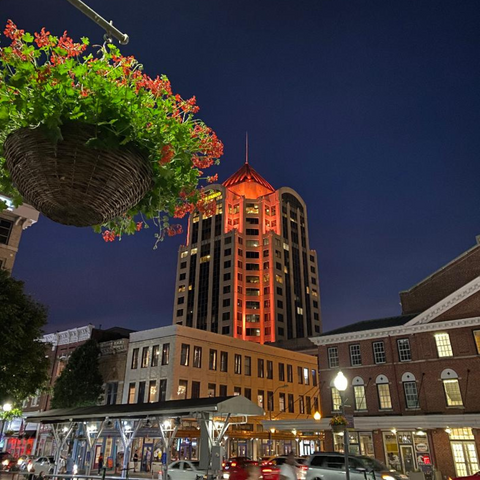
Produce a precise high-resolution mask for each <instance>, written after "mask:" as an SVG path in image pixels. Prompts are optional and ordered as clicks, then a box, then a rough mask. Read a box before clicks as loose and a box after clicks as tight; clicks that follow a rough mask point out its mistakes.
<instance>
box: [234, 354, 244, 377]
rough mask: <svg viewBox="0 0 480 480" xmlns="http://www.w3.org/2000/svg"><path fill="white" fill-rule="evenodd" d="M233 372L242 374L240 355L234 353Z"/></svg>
mask: <svg viewBox="0 0 480 480" xmlns="http://www.w3.org/2000/svg"><path fill="white" fill-rule="evenodd" d="M234 372H235V373H236V374H237V375H241V374H242V356H241V355H238V354H235V367H234Z"/></svg>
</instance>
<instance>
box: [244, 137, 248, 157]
mask: <svg viewBox="0 0 480 480" xmlns="http://www.w3.org/2000/svg"><path fill="white" fill-rule="evenodd" d="M245 165H248V132H245Z"/></svg>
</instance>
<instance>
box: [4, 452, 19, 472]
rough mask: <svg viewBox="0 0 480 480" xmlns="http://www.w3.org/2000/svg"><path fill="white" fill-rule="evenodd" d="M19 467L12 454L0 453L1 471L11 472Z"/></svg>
mask: <svg viewBox="0 0 480 480" xmlns="http://www.w3.org/2000/svg"><path fill="white" fill-rule="evenodd" d="M16 467H17V459H16V458H15V457H14V456H13V455H12V454H11V453H10V452H0V470H1V471H2V472H11V471H12V470H15V469H16Z"/></svg>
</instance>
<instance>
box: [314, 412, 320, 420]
mask: <svg viewBox="0 0 480 480" xmlns="http://www.w3.org/2000/svg"><path fill="white" fill-rule="evenodd" d="M321 418H322V416H321V415H320V412H315V413H314V414H313V419H314V420H316V421H317V422H318V420H320V419H321Z"/></svg>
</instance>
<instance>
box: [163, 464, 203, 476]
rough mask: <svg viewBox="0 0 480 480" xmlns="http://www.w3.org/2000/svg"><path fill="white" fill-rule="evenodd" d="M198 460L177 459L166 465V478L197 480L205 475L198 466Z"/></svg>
mask: <svg viewBox="0 0 480 480" xmlns="http://www.w3.org/2000/svg"><path fill="white" fill-rule="evenodd" d="M199 463H200V462H195V461H189V460H178V461H177V462H173V463H171V464H170V465H169V466H168V470H167V480H197V479H198V478H203V477H205V476H206V474H207V472H206V471H205V470H200V469H199V468H198V466H199Z"/></svg>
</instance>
